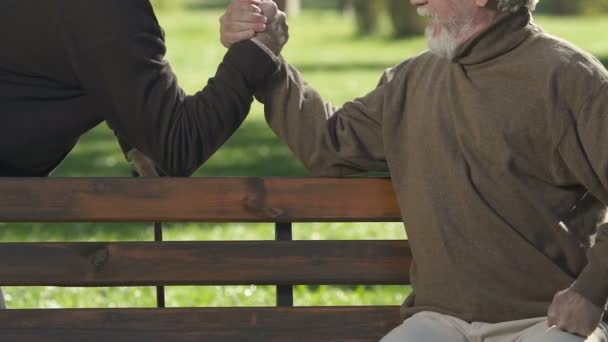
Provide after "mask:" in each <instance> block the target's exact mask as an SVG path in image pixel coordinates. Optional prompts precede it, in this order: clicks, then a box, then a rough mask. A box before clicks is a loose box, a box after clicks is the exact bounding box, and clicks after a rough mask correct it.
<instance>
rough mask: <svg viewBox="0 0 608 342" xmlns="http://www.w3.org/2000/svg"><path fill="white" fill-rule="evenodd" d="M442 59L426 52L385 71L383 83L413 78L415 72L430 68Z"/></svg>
mask: <svg viewBox="0 0 608 342" xmlns="http://www.w3.org/2000/svg"><path fill="white" fill-rule="evenodd" d="M440 61H441V59H440V58H439V57H437V56H436V55H434V54H433V53H432V52H430V51H428V50H426V51H422V52H421V53H419V54H417V55H415V56H412V57H410V58H407V59H406V60H404V61H402V62H401V63H399V64H397V65H395V66H392V67H390V68H388V69H386V70H385V72H384V77H383V81H384V82H391V81H393V80H395V79H398V78H407V77H409V76H411V72H413V71H414V70H421V69H422V68H423V67H428V66H430V65H431V64H434V63H438V62H440Z"/></svg>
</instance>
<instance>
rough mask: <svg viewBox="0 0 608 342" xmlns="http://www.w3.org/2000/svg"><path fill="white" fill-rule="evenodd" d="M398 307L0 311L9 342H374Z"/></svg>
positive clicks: (2, 334)
mask: <svg viewBox="0 0 608 342" xmlns="http://www.w3.org/2000/svg"><path fill="white" fill-rule="evenodd" d="M399 321H400V319H399V308H398V307H338V308H336V307H326V308H289V309H287V308H215V309H210V308H206V309H124V310H118V309H93V310H6V311H0V340H2V341H11V342H34V341H36V342H39V341H44V342H70V341H78V342H81V341H87V342H107V341H112V342H123V341H125V342H127V341H128V342H132V341H147V342H156V341H171V342H182V341H183V342H190V341H197V342H200V341H221V342H229V341H239V342H240V341H251V342H255V341H260V342H261V341H264V342H267V341H282V342H283V341H340V342H345V341H351V342H355V341H356V342H368V341H369V342H372V341H374V342H376V341H378V340H379V339H380V338H381V337H382V336H384V335H385V334H387V333H388V332H389V331H390V330H391V329H392V328H394V327H395V326H397V325H398V324H399V323H400V322H399Z"/></svg>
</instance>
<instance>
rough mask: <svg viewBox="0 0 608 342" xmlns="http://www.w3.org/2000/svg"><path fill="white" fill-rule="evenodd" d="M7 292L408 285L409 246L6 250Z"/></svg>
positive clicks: (2, 255)
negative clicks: (10, 288)
mask: <svg viewBox="0 0 608 342" xmlns="http://www.w3.org/2000/svg"><path fill="white" fill-rule="evenodd" d="M0 260H2V262H1V263H0V275H2V276H1V278H0V285H3V286H7V285H10V286H32V285H49V286H130V285H243V284H244V285H249V284H258V285H284V284H298V285H323V284H328V285H330V284H336V285H350V284H370V285H371V284H377V285H390V284H407V283H408V280H409V277H408V271H409V265H410V262H411V253H410V249H409V245H408V243H407V241H226V242H219V241H213V242H163V243H158V242H141V243H96V242H95V243H0Z"/></svg>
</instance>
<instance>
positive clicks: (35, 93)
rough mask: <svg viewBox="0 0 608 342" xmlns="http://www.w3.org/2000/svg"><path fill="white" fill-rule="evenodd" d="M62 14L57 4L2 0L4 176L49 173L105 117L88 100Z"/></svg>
mask: <svg viewBox="0 0 608 342" xmlns="http://www.w3.org/2000/svg"><path fill="white" fill-rule="evenodd" d="M57 13H58V11H57V4H56V2H46V1H44V2H39V1H32V0H8V1H3V2H2V4H0V40H1V41H2V42H3V47H2V51H3V52H1V53H0V113H1V114H2V118H1V119H2V124H1V125H0V175H4V176H13V175H21V176H41V175H46V174H48V173H49V172H50V171H51V170H52V169H53V168H54V167H55V166H56V164H57V163H59V162H60V161H61V160H62V159H63V157H64V156H65V155H66V154H67V153H68V151H69V150H71V148H72V147H73V145H74V144H75V142H76V141H77V139H78V137H79V136H80V135H81V134H83V133H84V132H86V131H87V130H89V129H90V128H91V127H93V126H95V125H96V124H98V123H99V122H101V121H102V116H101V115H99V114H95V113H94V112H93V111H91V110H90V109H89V108H90V106H89V104H88V103H87V102H86V96H85V92H84V90H83V88H82V87H81V85H80V82H79V81H78V79H77V77H76V75H75V73H74V70H73V65H72V63H71V61H70V58H69V56H68V51H67V50H66V48H65V43H64V42H65V35H64V34H63V32H62V31H63V27H62V24H61V23H60V22H59V18H58V17H57ZM92 38H93V37H92ZM75 116H78V117H79V120H74V118H75Z"/></svg>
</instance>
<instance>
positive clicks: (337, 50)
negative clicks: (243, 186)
mask: <svg viewBox="0 0 608 342" xmlns="http://www.w3.org/2000/svg"><path fill="white" fill-rule="evenodd" d="M220 15H221V12H219V11H194V12H179V11H177V12H175V11H170V12H164V13H159V20H160V22H161V24H162V25H163V27H164V28H165V30H166V32H167V41H168V48H169V54H168V59H169V60H170V61H171V63H172V66H173V68H174V70H175V72H176V74H177V75H178V77H179V80H180V84H181V85H182V87H184V88H185V89H186V90H187V91H188V92H189V93H193V92H195V91H197V90H200V89H201V88H202V87H203V86H204V84H205V83H206V80H207V79H208V78H209V77H211V76H212V75H213V73H214V72H215V69H216V67H217V65H218V64H219V62H220V60H221V58H222V56H223V54H224V53H225V49H224V48H223V47H222V46H221V45H220V44H219V25H218V18H219V16H220ZM537 21H538V22H539V23H540V24H541V25H542V26H543V27H545V28H546V29H547V30H548V31H549V32H552V33H554V34H556V35H558V36H562V37H564V38H566V39H568V40H571V41H573V42H575V43H576V44H578V45H579V46H581V47H582V48H584V49H586V50H588V51H590V52H592V53H593V54H595V55H596V56H598V57H599V58H600V59H602V60H603V61H605V62H606V61H608V41H606V40H605V39H604V40H603V39H597V37H602V36H603V33H604V32H608V20H606V17H590V18H554V17H540V18H538V20H537ZM353 25H354V24H353V20H352V18H348V17H342V16H339V15H337V14H336V13H334V12H331V11H325V12H319V11H305V12H304V14H303V15H302V16H300V17H297V18H292V19H291V21H290V33H291V41H290V43H289V44H288V46H287V47H286V49H285V51H284V55H285V57H286V58H287V60H288V61H290V62H291V63H292V64H294V65H296V66H297V67H298V68H299V69H300V70H301V71H302V73H303V74H304V76H305V77H306V78H307V80H308V81H309V82H310V83H311V84H312V85H313V86H314V87H316V88H317V89H318V90H319V91H320V92H321V94H323V95H324V97H325V98H326V99H328V100H330V101H331V102H333V103H335V104H341V103H343V102H345V101H348V100H350V99H353V98H355V97H357V96H361V95H364V94H365V93H367V92H368V91H371V90H372V89H373V87H374V86H375V84H376V83H377V82H378V80H379V78H380V75H381V73H382V71H383V70H384V69H385V68H388V67H390V66H392V65H394V64H397V63H399V62H400V61H402V60H404V59H406V58H408V57H409V56H412V55H414V54H416V53H418V52H420V51H421V50H422V49H424V46H425V43H424V39H423V38H421V37H420V38H411V39H406V40H392V39H391V38H390V30H389V28H388V24H387V22H386V20H385V22H384V24H383V30H382V34H381V35H379V36H376V37H367V38H363V39H360V38H357V37H355V36H354V34H353V32H354V27H353ZM128 175H129V168H128V166H127V164H126V163H125V162H124V160H123V157H122V153H121V152H120V149H119V148H118V144H117V143H116V142H115V141H114V138H113V135H112V134H111V133H110V131H109V130H108V129H107V127H106V126H105V124H104V125H100V126H99V127H98V128H96V129H95V130H93V131H91V132H90V133H89V134H87V135H86V136H85V137H83V138H82V139H81V142H80V143H79V144H78V146H77V147H76V148H75V150H74V151H73V153H72V154H71V155H70V156H69V157H68V158H67V159H66V161H65V162H64V163H63V164H62V165H61V166H60V167H59V168H58V169H57V170H56V172H55V173H54V176H61V177H64V176H67V177H81V176H103V177H107V176H128ZM306 175H308V172H307V171H306V170H305V169H304V168H303V167H302V165H301V164H300V163H299V162H298V161H296V160H295V159H294V158H293V157H292V156H291V154H290V152H289V150H288V149H287V148H286V147H284V146H283V145H282V144H281V143H280V142H279V141H278V139H277V138H276V137H275V136H274V134H273V133H272V132H271V131H270V129H269V128H268V127H267V126H266V124H265V122H264V120H263V117H262V108H261V106H260V105H254V107H253V110H252V112H251V114H250V116H249V118H248V119H247V121H246V122H245V124H244V125H243V127H242V128H241V129H240V130H239V131H238V132H237V133H236V134H235V135H234V137H233V138H232V139H231V140H230V141H229V142H228V143H227V144H226V145H225V146H224V147H223V148H222V149H221V150H220V151H219V152H218V153H216V154H215V155H214V156H213V157H212V158H211V159H210V160H209V161H208V162H207V163H206V164H205V166H204V167H202V168H201V169H200V170H199V171H198V172H197V174H196V176H306ZM294 230H295V231H294V237H295V238H296V239H303V240H308V239H311V240H315V239H363V238H365V239H404V238H405V233H404V229H403V226H402V225H401V224H339V223H333V224H296V226H295V228H294ZM165 236H166V238H167V239H169V240H176V241H179V240H256V239H261V240H264V239H272V238H273V227H272V225H270V224H226V225H215V224H200V225H195V224H189V225H168V226H167V227H166V231H165ZM152 237H153V231H152V227H151V226H149V225H145V224H141V225H127V224H112V225H107V224H104V225H103V226H102V225H97V224H53V225H43V224H18V225H17V224H0V241H5V242H9V241H119V240H131V241H134V240H151V239H152ZM5 290H6V294H7V303H8V305H9V306H10V307H13V308H34V307H41V308H56V307H123V306H135V307H137V306H139V307H146V306H153V305H154V304H155V300H154V295H153V294H154V290H153V289H152V288H149V287H142V288H119V289H104V288H93V289H61V288H51V287H36V288H17V287H11V288H6V289H5ZM408 291H409V289H408V288H407V287H404V286H390V287H364V286H359V287H329V286H319V287H305V286H299V287H297V288H296V298H295V302H296V305H368V304H400V303H401V301H402V300H403V299H404V298H405V296H406V295H407V293H408ZM167 302H168V305H170V306H231V305H273V304H274V289H273V288H272V287H259V286H258V287H256V286H238V287H175V288H174V287H172V288H168V289H167Z"/></svg>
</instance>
